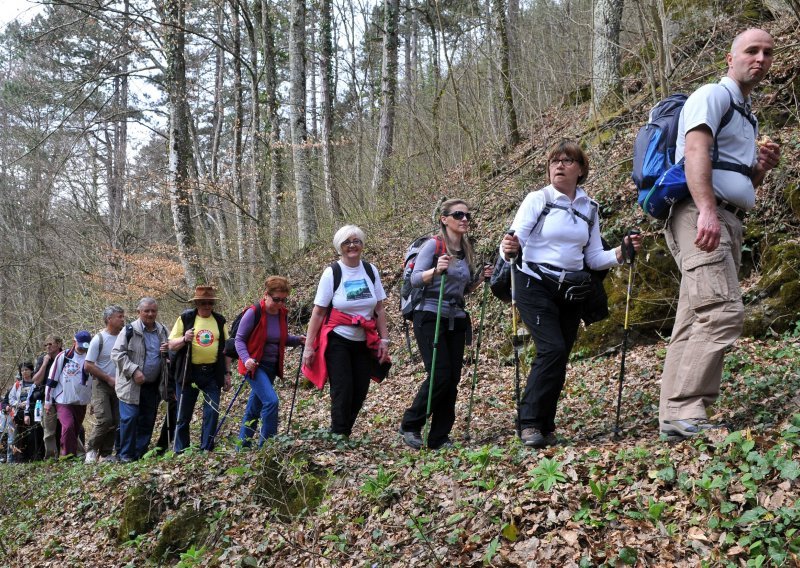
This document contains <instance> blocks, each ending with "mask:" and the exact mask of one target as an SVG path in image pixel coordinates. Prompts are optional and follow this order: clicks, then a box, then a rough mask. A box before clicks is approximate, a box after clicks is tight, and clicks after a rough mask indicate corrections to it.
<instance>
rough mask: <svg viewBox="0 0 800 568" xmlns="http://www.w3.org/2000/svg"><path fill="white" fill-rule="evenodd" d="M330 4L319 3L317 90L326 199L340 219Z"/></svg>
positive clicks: (322, 1) (322, 0) (329, 1)
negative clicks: (335, 171) (320, 111)
mask: <svg viewBox="0 0 800 568" xmlns="http://www.w3.org/2000/svg"><path fill="white" fill-rule="evenodd" d="M331 3H332V0H320V30H319V31H320V34H319V35H320V40H321V44H322V45H321V49H320V57H319V67H320V72H321V73H320V83H321V84H320V87H321V93H320V94H321V97H320V98H321V101H320V103H321V106H322V109H321V110H322V174H323V180H324V182H325V199H326V201H327V203H328V207H329V208H330V210H331V213H332V214H333V218H334V219H339V218H340V217H341V216H342V210H341V207H340V204H339V189H338V188H337V187H336V184H335V183H334V180H333V159H334V156H333V147H332V145H331V139H332V137H333V134H332V132H333V100H334V99H335V98H336V94H335V91H334V82H333V56H334V49H333V33H332V30H333V14H332V10H331Z"/></svg>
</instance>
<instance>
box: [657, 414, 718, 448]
mask: <svg viewBox="0 0 800 568" xmlns="http://www.w3.org/2000/svg"><path fill="white" fill-rule="evenodd" d="M721 427H722V425H721V424H716V423H714V422H711V421H709V420H708V419H706V418H678V419H675V420H664V421H662V422H661V434H662V435H663V436H664V437H665V438H666V439H667V441H671V442H672V441H680V440H684V439H686V438H691V437H692V436H697V435H698V434H702V433H703V432H705V431H706V430H713V429H715V428H721Z"/></svg>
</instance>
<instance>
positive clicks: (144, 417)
mask: <svg viewBox="0 0 800 568" xmlns="http://www.w3.org/2000/svg"><path fill="white" fill-rule="evenodd" d="M159 397H160V395H159V394H158V383H149V384H144V385H142V388H141V391H140V393H139V404H138V405H137V404H128V403H127V402H122V401H119V416H120V421H119V440H120V441H119V443H120V449H119V456H120V459H124V460H138V459H139V458H141V457H142V456H143V455H144V454H146V453H147V446H148V445H149V444H150V438H151V437H152V436H153V427H154V426H155V424H156V412H157V410H158V401H159Z"/></svg>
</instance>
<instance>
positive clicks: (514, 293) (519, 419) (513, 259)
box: [506, 230, 522, 438]
mask: <svg viewBox="0 0 800 568" xmlns="http://www.w3.org/2000/svg"><path fill="white" fill-rule="evenodd" d="M506 234H507V235H510V236H512V237H513V236H514V231H513V230H509V231H507V232H506ZM506 256H507V257H508V259H509V260H510V261H511V262H510V266H511V333H512V338H511V345H512V346H513V347H514V398H515V399H516V402H517V437H518V438H522V411H521V409H520V385H519V382H520V381H519V349H520V345H521V340H520V338H519V337H518V336H517V285H516V283H515V282H514V281H515V280H516V272H517V271H516V269H515V268H514V266H515V264H516V263H517V255H516V254H514V255H510V254H506Z"/></svg>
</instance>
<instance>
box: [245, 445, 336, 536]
mask: <svg viewBox="0 0 800 568" xmlns="http://www.w3.org/2000/svg"><path fill="white" fill-rule="evenodd" d="M285 450H286V448H282V447H280V446H279V445H278V444H276V445H274V446H273V447H272V448H270V449H268V450H267V451H266V452H265V453H264V458H263V461H262V462H261V470H260V471H259V473H258V477H257V480H256V488H255V495H256V498H257V499H259V500H260V501H262V502H263V503H264V504H266V505H267V506H268V507H269V508H270V510H271V511H272V512H273V513H274V514H275V515H276V516H277V517H278V518H279V519H280V520H281V521H284V522H287V521H290V520H292V519H295V518H299V517H303V516H305V515H306V514H308V513H309V512H312V511H313V510H315V509H316V508H317V506H318V505H319V504H320V502H321V501H322V498H323V497H324V496H325V488H326V475H325V470H324V469H323V468H321V467H319V466H317V465H316V464H315V463H314V462H313V461H312V460H311V458H310V456H309V455H307V454H305V453H303V452H301V451H292V452H291V453H289V454H286V453H285Z"/></svg>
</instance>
